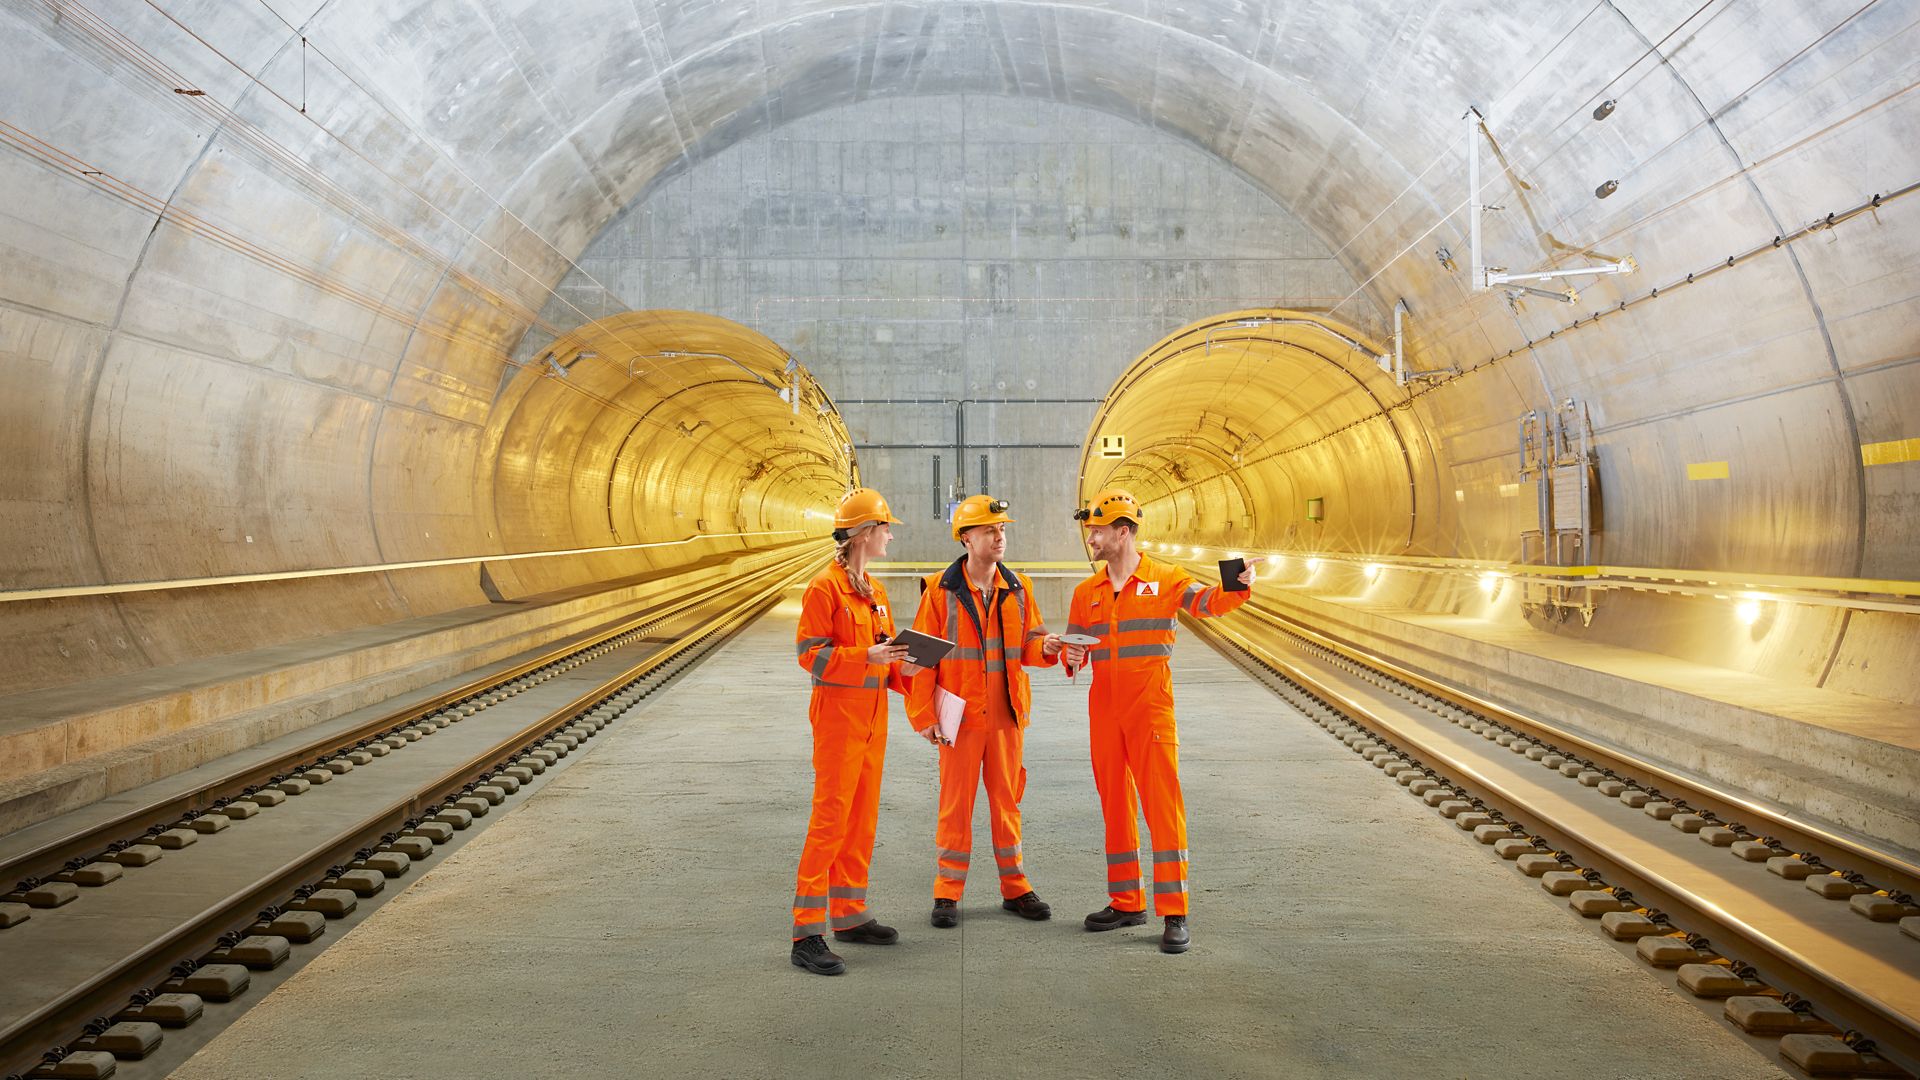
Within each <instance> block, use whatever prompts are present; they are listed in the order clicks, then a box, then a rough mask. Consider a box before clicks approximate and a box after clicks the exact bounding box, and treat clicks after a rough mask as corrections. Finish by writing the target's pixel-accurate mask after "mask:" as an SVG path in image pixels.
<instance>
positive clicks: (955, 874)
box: [935, 866, 967, 881]
mask: <svg viewBox="0 0 1920 1080" xmlns="http://www.w3.org/2000/svg"><path fill="white" fill-rule="evenodd" d="M935 876H937V877H943V878H946V879H947V880H948V881H965V880H967V871H966V868H965V867H961V868H960V869H958V870H955V869H954V868H953V867H951V866H942V867H940V868H939V869H938V870H936V871H935Z"/></svg>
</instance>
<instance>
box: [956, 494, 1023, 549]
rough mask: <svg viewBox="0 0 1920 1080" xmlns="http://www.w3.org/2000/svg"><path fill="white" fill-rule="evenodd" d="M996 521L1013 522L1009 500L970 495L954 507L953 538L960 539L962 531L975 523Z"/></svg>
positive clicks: (991, 523)
mask: <svg viewBox="0 0 1920 1080" xmlns="http://www.w3.org/2000/svg"><path fill="white" fill-rule="evenodd" d="M996 523H1005V524H1007V525H1011V524H1013V519H1012V518H1010V517H1008V516H1007V500H1005V499H996V498H994V497H993V496H991V495H969V496H967V497H966V498H964V499H961V500H960V505H959V506H956V507H954V508H953V538H954V539H955V540H958V539H960V534H961V533H963V532H966V531H967V530H968V529H971V528H973V527H974V526H975V525H993V524H996Z"/></svg>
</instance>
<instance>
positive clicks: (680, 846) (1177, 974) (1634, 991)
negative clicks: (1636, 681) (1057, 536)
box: [174, 601, 1785, 1080]
mask: <svg viewBox="0 0 1920 1080" xmlns="http://www.w3.org/2000/svg"><path fill="white" fill-rule="evenodd" d="M796 610H797V608H796V605H795V603H793V602H792V601H789V602H788V603H786V604H783V605H782V606H781V607H780V608H778V609H776V611H775V612H774V613H773V614H772V615H770V616H769V617H767V618H764V619H762V620H760V621H759V622H758V623H756V624H755V625H754V626H753V627H751V628H750V629H749V630H748V631H747V632H746V633H744V634H743V635H742V636H741V638H739V639H737V640H736V641H735V642H733V643H731V644H729V645H728V646H726V647H725V648H724V649H723V650H722V651H721V652H720V653H719V654H717V655H716V656H715V657H714V658H712V659H710V660H709V661H707V662H706V663H705V664H703V665H701V666H700V667H699V668H697V669H696V670H694V671H692V672H691V673H689V674H688V675H687V676H685V677H684V678H683V679H682V681H681V682H679V683H678V684H677V685H676V686H674V687H673V688H672V689H671V690H670V691H668V692H667V693H665V694H662V695H660V696H658V697H656V698H654V699H652V700H651V702H650V704H649V705H648V706H647V707H646V709H645V710H644V711H643V712H640V713H637V714H632V715H630V716H629V718H628V719H627V720H626V721H624V722H623V724H622V725H621V726H620V727H618V728H616V729H612V730H611V731H610V732H609V734H608V735H607V736H606V737H604V738H603V739H601V740H600V741H599V742H598V743H597V745H592V746H591V747H590V748H589V749H588V750H587V751H586V755H587V756H586V757H585V759H584V760H581V761H580V762H579V763H578V765H577V766H576V767H574V768H572V769H570V770H568V771H567V772H566V773H565V774H564V775H562V776H560V777H557V778H556V782H554V783H552V784H550V785H548V786H547V787H546V788H545V789H544V790H542V791H541V792H539V793H538V794H537V795H535V796H533V797H531V798H529V799H527V800H526V801H524V802H522V803H520V804H519V805H517V806H510V809H509V812H508V813H506V814H505V815H504V816H503V817H502V818H500V819H499V820H498V821H497V822H496V823H495V824H493V825H491V826H490V828H489V829H488V831H487V832H486V833H485V834H483V835H481V836H479V837H477V838H476V839H475V840H474V841H473V842H472V843H470V844H468V845H467V846H466V847H464V848H463V849H462V850H460V851H459V852H457V853H455V854H453V855H452V856H451V857H449V858H448V859H447V860H446V861H445V862H443V863H441V864H440V865H438V866H437V867H435V868H434V869H433V870H432V871H431V872H429V873H427V874H425V875H424V876H422V877H421V878H420V879H419V880H417V881H415V882H414V883H413V885H412V887H411V888H410V889H409V890H408V892H407V893H406V894H405V895H403V896H400V897H397V898H396V899H395V900H394V901H393V902H392V903H390V904H389V905H388V906H387V908H386V909H385V910H383V911H382V912H380V913H379V914H378V916H377V917H375V918H372V919H370V920H368V921H367V922H366V923H365V924H363V925H361V926H360V927H359V928H357V929H355V930H354V931H352V932H351V933H349V934H347V935H346V936H345V937H344V938H342V939H341V940H340V941H339V942H338V943H337V944H335V945H334V946H333V947H332V948H331V949H329V950H328V951H327V952H326V953H325V954H323V955H322V956H320V957H319V958H317V959H316V960H315V961H313V962H312V963H310V964H309V965H308V967H307V968H306V969H305V970H304V971H302V972H301V973H300V974H299V975H297V976H296V977H294V978H293V979H291V980H289V981H288V982H287V983H286V984H285V985H284V986H283V987H282V988H280V989H279V990H276V991H275V992H274V993H272V994H271V995H269V996H268V997H266V998H265V999H264V1000H263V1001H261V1002H260V1004H259V1005H258V1006H257V1007H256V1008H254V1009H253V1011H252V1012H250V1013H249V1014H247V1015H246V1016H245V1017H243V1018H242V1019H241V1020H240V1021H239V1022H238V1023H237V1024H236V1025H235V1026H234V1027H233V1028H232V1029H231V1030H230V1031H228V1032H227V1033H226V1034H225V1035H223V1036H222V1037H221V1038H219V1039H217V1040H215V1041H214V1042H213V1043H212V1044H211V1045H209V1046H208V1047H207V1048H206V1049H204V1050H203V1051H202V1052H201V1053H200V1054H199V1055H197V1056H196V1057H195V1058H193V1059H192V1060H191V1061H189V1062H187V1063H186V1064H185V1065H184V1066H182V1067H181V1068H180V1069H179V1070H177V1071H176V1072H175V1073H174V1075H175V1076H177V1077H182V1078H188V1080H191V1078H199V1077H222V1078H224V1077H231V1076H240V1075H265V1074H272V1075H275V1076H282V1077H302V1076H313V1077H323V1076H324V1077H334V1076H341V1075H349V1076H360V1075H380V1076H414V1077H437V1076H467V1075H482V1074H496V1073H499V1072H502V1071H506V1072H511V1073H514V1074H517V1075H534V1076H560V1075H569V1076H616V1075H617V1076H641V1077H651V1076H676V1077H686V1076H729V1077H796V1076H797V1077H812V1076H820V1077H828V1076H832V1077H845V1076H863V1075H864V1076H874V1077H882V1076H886V1077H891V1076H927V1077H935V1076H937V1077H943V1078H950V1077H955V1076H967V1075H979V1076H996V1077H1008V1076H1047V1077H1090V1078H1091V1077H1098V1078H1103V1080H1106V1078H1113V1077H1126V1076H1167V1075H1185V1076H1327V1077H1377V1076H1388V1075H1409V1074H1415V1073H1417V1074H1419V1075H1425V1076H1475V1077H1479V1076H1528V1077H1569V1078H1575V1077H1577V1078H1579V1080H1590V1078H1593V1077H1615V1076H1618V1077H1637V1078H1638V1077H1646V1078H1662V1077H1671V1078H1682V1077H1684V1078H1687V1080H1701V1078H1735V1077H1738V1078H1751V1077H1778V1076H1783V1075H1785V1074H1783V1073H1782V1072H1781V1071H1780V1069H1779V1068H1777V1067H1776V1066H1775V1065H1774V1064H1773V1063H1772V1062H1771V1061H1770V1060H1768V1059H1767V1058H1766V1057H1765V1056H1763V1055H1762V1054H1761V1053H1760V1052H1758V1051H1756V1050H1755V1049H1753V1048H1752V1047H1751V1046H1749V1045H1748V1044H1747V1043H1746V1042H1744V1041H1743V1040H1742V1039H1740V1038H1739V1037H1737V1036H1736V1035H1735V1034H1733V1033H1732V1032H1731V1030H1730V1029H1728V1028H1726V1027H1725V1026H1723V1025H1722V1024H1720V1023H1719V1022H1717V1021H1715V1020H1713V1019H1712V1018H1710V1017H1709V1016H1708V1015H1706V1014H1705V1013H1704V1012H1702V1011H1701V1010H1700V1009H1698V1008H1696V1007H1695V1006H1694V1005H1693V1004H1691V1003H1689V1002H1687V1001H1683V1000H1682V999H1680V998H1679V997H1677V996H1675V995H1674V994H1673V993H1672V992H1671V991H1670V990H1668V989H1666V988H1665V987H1663V986H1662V985H1660V984H1659V983H1658V982H1657V981H1655V980H1654V979H1653V978H1652V977H1651V976H1649V975H1648V974H1646V973H1645V972H1644V971H1641V970H1639V969H1637V968H1636V967H1635V966H1634V963H1633V962H1632V961H1631V960H1629V959H1628V958H1627V957H1626V956H1624V955H1623V954H1622V953H1621V952H1620V951H1618V950H1616V949H1614V948H1612V947H1610V946H1609V945H1608V944H1606V943H1605V942H1604V941H1603V940H1601V939H1599V938H1598V937H1597V936H1596V935H1595V934H1594V933H1593V931H1592V930H1591V928H1590V927H1589V926H1588V925H1586V924H1584V923H1583V922H1582V921H1581V920H1579V919H1577V918H1575V917H1574V916H1572V915H1571V914H1570V913H1569V912H1567V911H1566V909H1565V908H1564V907H1563V906H1562V905H1561V902H1559V901H1557V900H1554V899H1553V898H1551V897H1548V896H1547V895H1546V894H1545V893H1543V892H1542V891H1541V890H1539V889H1538V888H1537V887H1535V886H1534V884H1533V883H1532V882H1530V881H1528V880H1526V879H1524V878H1522V877H1520V876H1519V875H1517V874H1514V873H1512V872H1511V871H1510V870H1507V869H1506V868H1505V867H1504V866H1502V865H1501V864H1500V863H1498V862H1497V861H1496V860H1491V859H1489V858H1487V857H1486V856H1485V854H1484V852H1482V851H1481V850H1480V849H1479V848H1478V846H1477V845H1474V844H1473V843H1472V841H1471V840H1470V839H1469V838H1467V837H1465V836H1463V835H1462V834H1460V833H1459V831H1458V830H1456V829H1453V828H1452V827H1451V826H1450V825H1449V824H1448V823H1447V822H1446V821H1444V820H1443V819H1441V818H1439V817H1438V816H1436V815H1434V814H1433V813H1432V811H1430V810H1428V809H1427V808H1426V807H1424V806H1423V805H1421V804H1420V803H1418V802H1417V801H1415V800H1412V799H1408V798H1406V797H1405V796H1404V795H1403V794H1401V793H1400V791H1399V789H1398V788H1396V787H1394V786H1393V785H1392V784H1391V783H1390V782H1389V781H1387V780H1386V779H1385V778H1383V777H1382V776H1381V775H1380V774H1379V773H1378V772H1376V771H1375V770H1373V769H1371V768H1369V767H1368V766H1366V765H1365V764H1364V763H1362V762H1361V761H1360V760H1359V759H1357V758H1356V757H1354V756H1353V755H1352V754H1350V753H1348V752H1346V751H1345V750H1344V749H1343V748H1341V747H1340V746H1339V745H1338V744H1336V743H1335V742H1333V741H1332V740H1331V739H1329V738H1327V736H1326V735H1325V734H1324V733H1323V732H1321V731H1320V730H1319V729H1317V728H1315V727H1313V726H1311V725H1309V724H1308V723H1306V722H1305V721H1304V720H1302V719H1300V718H1298V717H1297V716H1296V715H1294V714H1292V713H1291V712H1290V711H1288V710H1287V709H1286V708H1285V707H1284V706H1283V705H1281V704H1280V703H1279V702H1278V701H1277V699H1275V698H1274V697H1273V696H1272V695H1271V694H1270V693H1269V692H1268V691H1266V690H1264V689H1262V688H1261V687H1259V686H1257V685H1256V684H1254V683H1253V682H1251V681H1250V680H1248V679H1246V678H1245V677H1244V676H1243V675H1241V674H1240V673H1239V672H1237V671H1236V670H1235V669H1233V668H1232V667H1231V666H1230V665H1229V664H1228V663H1227V662H1226V661H1224V660H1223V659H1221V658H1219V657H1218V656H1216V655H1215V654H1213V653H1211V652H1210V651H1208V650H1206V649H1205V648H1204V647H1203V646H1201V645H1200V644H1199V643H1197V642H1194V641H1191V640H1189V641H1186V642H1184V643H1183V644H1182V646H1181V649H1180V653H1179V655H1178V656H1177V657H1176V660H1175V665H1176V675H1175V684H1176V687H1177V690H1176V694H1177V697H1178V700H1179V705H1180V710H1181V717H1182V739H1183V743H1182V750H1183V759H1182V760H1183V778H1184V780H1185V783H1186V787H1187V794H1188V810H1189V815H1190V819H1189V820H1190V825H1191V832H1192V837H1191V848H1192V850H1193V870H1192V874H1193V884H1194V888H1195V895H1194V915H1193V920H1192V922H1193V930H1194V939H1195V944H1194V947H1193V950H1192V951H1191V952H1189V953H1188V954H1186V955H1185V956H1178V957H1170V956H1163V955H1161V954H1160V953H1159V952H1158V951H1157V949H1156V947H1155V946H1156V942H1157V931H1158V924H1157V921H1156V922H1155V923H1154V924H1151V925H1149V926H1147V927H1143V928H1138V929H1129V930H1122V931H1117V932H1114V933H1110V934H1105V935H1091V934H1087V933H1085V932H1083V931H1082V930H1081V929H1080V927H1079V918H1080V916H1081V915H1083V914H1084V913H1085V912H1086V911H1089V910H1092V909H1094V908H1097V907H1099V906H1100V905H1101V904H1102V903H1104V897H1103V895H1102V892H1101V885H1100V882H1101V881H1102V879H1103V872H1102V871H1103V865H1104V864H1103V859H1102V855H1101V852H1102V842H1101V837H1100V833H1099V817H1098V808H1097V803H1096V800H1095V797H1094V793H1093V785H1092V780H1091V775H1090V773H1089V770H1088V766H1087V761H1086V754H1087V751H1086V733H1085V717H1084V711H1083V708H1081V707H1080V705H1079V699H1078V697H1077V696H1076V695H1077V692H1076V690H1074V689H1072V688H1069V687H1068V686H1067V685H1066V684H1065V682H1064V680H1063V679H1061V678H1060V677H1059V675H1058V673H1057V672H1049V673H1044V674H1042V675H1041V676H1040V677H1039V678H1038V679H1037V680H1036V682H1037V688H1036V693H1035V706H1036V714H1037V717H1038V718H1037V719H1036V720H1035V722H1034V726H1033V728H1032V729H1031V732H1030V736H1029V744H1028V745H1029V752H1028V758H1027V765H1028V769H1029V772H1030V781H1029V786H1028V790H1027V798H1026V805H1025V810H1026V835H1025V850H1026V865H1027V867H1028V869H1029V872H1030V874H1031V875H1032V877H1033V879H1034V882H1035V885H1036V887H1037V889H1038V890H1039V891H1040V893H1041V895H1042V896H1043V897H1045V898H1047V899H1048V900H1050V901H1051V902H1053V904H1054V905H1055V909H1056V913H1057V914H1056V918H1055V919H1054V920H1053V921H1052V922H1048V923H1040V924H1033V923H1026V922H1022V921H1020V920H1018V919H1016V918H1014V917H1013V916H1011V915H1008V914H1005V913H1003V912H1001V911H1000V910H999V909H998V903H997V901H998V897H997V895H996V894H995V893H994V891H993V888H992V884H991V880H990V879H989V880H988V881H985V882H978V883H976V884H975V887H974V889H973V890H972V891H971V892H970V893H969V896H968V898H967V900H966V901H964V902H963V904H962V912H963V921H962V923H961V927H960V928H959V929H958V930H954V931H944V932H943V931H935V930H933V929H931V928H930V927H928V926H927V924H926V910H927V908H928V907H929V906H930V896H931V876H932V870H933V849H932V819H933V806H934V769H933V761H932V752H931V750H930V748H928V747H927V746H926V745H925V744H924V743H921V742H919V741H918V740H917V739H916V738H915V737H914V736H913V735H912V733H911V732H910V731H908V730H907V728H906V726H905V724H904V722H902V721H901V720H900V718H899V713H898V710H897V709H896V711H895V714H894V715H895V724H894V728H893V733H892V736H891V745H890V746H889V751H888V752H889V762H888V767H887V774H886V782H885V786H884V788H883V791H882V816H881V820H880V834H879V843H878V845H877V850H876V852H875V862H874V877H873V888H872V897H873V901H874V905H875V910H876V911H877V912H878V913H879V914H880V915H882V916H883V918H885V919H886V920H887V921H889V922H892V923H893V924H895V925H897V926H899V927H900V929H901V932H902V938H903V940H902V942H901V943H900V944H899V945H896V946H893V947H888V948H876V947H872V946H865V947H859V946H851V945H850V946H845V947H843V948H842V949H841V950H840V951H841V952H842V953H843V955H845V956H846V957H847V958H848V960H849V964H850V967H851V970H850V972H849V973H848V974H847V975H845V976H843V977H840V978H834V979H826V978H820V977H816V976H809V975H806V974H804V973H802V972H800V971H798V970H796V969H794V968H792V967H791V966H790V965H789V964H788V961H787V957H786V941H785V938H786V927H787V924H788V922H789V913H788V911H787V908H786V904H787V901H788V898H789V896H790V894H791V893H792V886H793V869H794V864H795V861H796V859H797V857H798V854H799V846H800V840H801V835H802V832H803V829H804V822H805V817H806V807H807V800H808V793H809V790H810V780H811V778H810V774H809V771H808V768H807V760H808V749H809V742H808V728H807V725H806V722H805V714H804V710H805V705H804V696H803V695H804V692H805V691H804V689H803V681H804V680H803V677H802V676H801V674H800V672H799V670H798V669H797V668H796V667H794V666H793V661H792V648H791V643H792V634H793V619H794V617H795V613H796ZM975 836H976V844H975V846H976V849H977V850H978V851H981V852H984V851H986V850H987V844H988V841H987V839H986V830H985V826H984V823H982V824H980V825H978V826H976V830H975Z"/></svg>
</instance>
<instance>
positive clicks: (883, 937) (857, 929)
mask: <svg viewBox="0 0 1920 1080" xmlns="http://www.w3.org/2000/svg"><path fill="white" fill-rule="evenodd" d="M833 940H835V941H851V942H854V943H856V944H859V945H891V944H893V943H894V942H896V941H899V940H900V931H898V930H895V929H894V928H893V927H891V926H882V925H880V920H878V919H868V920H867V921H866V922H863V923H861V924H860V925H859V926H852V927H848V928H847V929H845V930H835V931H834V932H833Z"/></svg>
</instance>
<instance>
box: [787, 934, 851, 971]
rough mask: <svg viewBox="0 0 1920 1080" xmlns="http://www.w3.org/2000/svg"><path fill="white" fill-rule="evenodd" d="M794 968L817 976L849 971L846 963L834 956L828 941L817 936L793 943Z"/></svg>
mask: <svg viewBox="0 0 1920 1080" xmlns="http://www.w3.org/2000/svg"><path fill="white" fill-rule="evenodd" d="M793 966H794V967H798V968H806V969H807V970H808V971H811V972H813V973H814V974H815V975H838V974H840V973H841V972H843V971H845V970H847V963H846V961H844V960H842V959H840V958H839V957H837V956H835V955H833V950H832V949H829V948H827V939H826V938H824V937H821V936H820V935H819V934H815V935H813V936H812V937H803V938H801V939H800V940H799V941H796V942H794V943H793Z"/></svg>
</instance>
